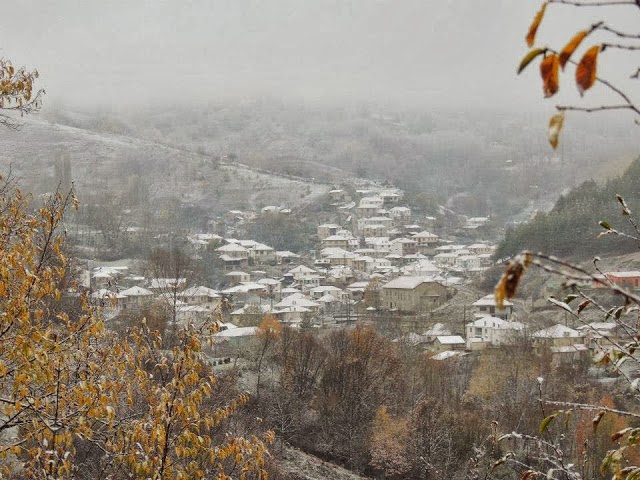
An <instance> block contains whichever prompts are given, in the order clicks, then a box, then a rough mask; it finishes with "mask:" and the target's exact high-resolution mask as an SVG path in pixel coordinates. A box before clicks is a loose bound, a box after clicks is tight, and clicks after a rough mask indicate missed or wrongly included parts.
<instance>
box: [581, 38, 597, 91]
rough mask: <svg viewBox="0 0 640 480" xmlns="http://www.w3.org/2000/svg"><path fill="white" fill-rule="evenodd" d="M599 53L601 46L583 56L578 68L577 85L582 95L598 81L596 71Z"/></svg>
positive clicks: (591, 49)
mask: <svg viewBox="0 0 640 480" xmlns="http://www.w3.org/2000/svg"><path fill="white" fill-rule="evenodd" d="M598 52H600V45H594V46H593V47H591V48H590V49H589V50H587V52H586V53H585V54H584V55H583V56H582V59H581V60H580V63H578V68H576V83H577V84H578V91H579V92H580V95H581V96H582V95H584V92H585V91H586V90H589V89H590V88H591V87H592V86H593V84H594V83H595V81H596V69H597V63H598Z"/></svg>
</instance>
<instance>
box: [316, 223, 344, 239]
mask: <svg viewBox="0 0 640 480" xmlns="http://www.w3.org/2000/svg"><path fill="white" fill-rule="evenodd" d="M341 229H342V227H341V226H340V225H336V224H335V223H323V224H322V225H318V227H317V229H316V230H317V233H318V239H319V240H320V241H322V240H324V239H325V238H327V237H331V236H333V235H337V233H338V231H339V230H341Z"/></svg>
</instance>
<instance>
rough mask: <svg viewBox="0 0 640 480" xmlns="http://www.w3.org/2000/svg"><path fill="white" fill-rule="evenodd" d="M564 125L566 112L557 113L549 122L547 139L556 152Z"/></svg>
mask: <svg viewBox="0 0 640 480" xmlns="http://www.w3.org/2000/svg"><path fill="white" fill-rule="evenodd" d="M563 123H564V110H563V111H562V112H560V113H556V114H555V115H554V116H553V117H551V120H549V129H548V130H547V138H548V139H549V143H550V144H551V147H552V148H553V149H554V150H555V149H556V148H557V146H558V137H559V136H560V131H561V130H562V124H563Z"/></svg>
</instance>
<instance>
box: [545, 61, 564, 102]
mask: <svg viewBox="0 0 640 480" xmlns="http://www.w3.org/2000/svg"><path fill="white" fill-rule="evenodd" d="M559 67H560V62H559V61H558V56H557V55H548V56H546V57H545V58H544V59H543V60H542V62H540V76H541V77H542V90H543V92H544V96H545V98H548V97H552V96H553V95H555V94H556V92H557V91H558V89H559V88H560V79H559V75H558V74H559V70H560V68H559Z"/></svg>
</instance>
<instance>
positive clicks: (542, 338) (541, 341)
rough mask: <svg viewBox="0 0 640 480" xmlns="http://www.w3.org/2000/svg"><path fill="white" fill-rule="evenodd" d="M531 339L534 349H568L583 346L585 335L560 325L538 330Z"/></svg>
mask: <svg viewBox="0 0 640 480" xmlns="http://www.w3.org/2000/svg"><path fill="white" fill-rule="evenodd" d="M531 337H532V338H533V346H534V347H543V346H546V347H566V346H570V345H576V344H583V343H584V339H585V335H584V333H582V332H579V331H578V330H575V329H573V328H570V327H567V326H565V325H562V324H560V323H557V324H556V325H553V326H552V327H548V328H543V329H542V330H538V331H537V332H534V333H533V334H532V335H531Z"/></svg>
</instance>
